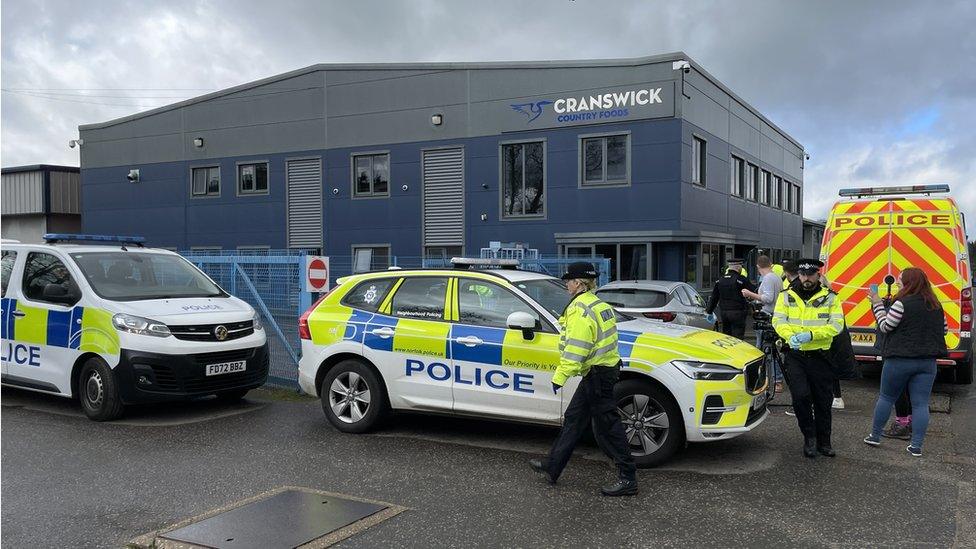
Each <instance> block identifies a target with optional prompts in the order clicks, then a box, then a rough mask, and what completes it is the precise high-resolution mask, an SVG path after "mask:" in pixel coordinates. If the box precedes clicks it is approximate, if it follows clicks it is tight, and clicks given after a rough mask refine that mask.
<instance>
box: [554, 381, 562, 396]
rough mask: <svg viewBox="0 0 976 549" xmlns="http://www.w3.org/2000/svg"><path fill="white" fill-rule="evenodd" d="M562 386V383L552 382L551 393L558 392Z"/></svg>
mask: <svg viewBox="0 0 976 549" xmlns="http://www.w3.org/2000/svg"><path fill="white" fill-rule="evenodd" d="M562 388H563V386H562V385H556V384H555V383H553V384H552V394H556V393H558V392H559V390H560V389H562Z"/></svg>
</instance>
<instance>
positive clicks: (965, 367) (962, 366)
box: [956, 358, 973, 385]
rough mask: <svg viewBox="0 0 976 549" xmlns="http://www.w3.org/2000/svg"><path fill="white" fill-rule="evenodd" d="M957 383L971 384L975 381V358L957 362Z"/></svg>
mask: <svg viewBox="0 0 976 549" xmlns="http://www.w3.org/2000/svg"><path fill="white" fill-rule="evenodd" d="M956 383H958V384H960V385H971V384H972V383H973V359H972V358H970V359H969V360H967V361H965V362H957V363H956Z"/></svg>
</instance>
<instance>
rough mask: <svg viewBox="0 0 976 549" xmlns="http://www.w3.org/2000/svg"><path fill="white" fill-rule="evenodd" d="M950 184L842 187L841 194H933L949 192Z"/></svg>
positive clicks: (858, 195) (857, 195)
mask: <svg viewBox="0 0 976 549" xmlns="http://www.w3.org/2000/svg"><path fill="white" fill-rule="evenodd" d="M947 192H949V185H945V184H941V185H904V186H901V187H865V188H860V189H841V190H840V193H838V194H840V196H855V197H860V196H884V195H891V194H931V193H947Z"/></svg>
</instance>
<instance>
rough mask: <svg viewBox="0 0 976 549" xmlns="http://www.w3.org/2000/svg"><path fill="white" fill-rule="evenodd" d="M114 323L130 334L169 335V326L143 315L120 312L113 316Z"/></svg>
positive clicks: (120, 329)
mask: <svg viewBox="0 0 976 549" xmlns="http://www.w3.org/2000/svg"><path fill="white" fill-rule="evenodd" d="M112 324H115V328H116V329H118V330H119V331H122V332H129V333H130V334H139V335H148V336H156V337H169V336H170V333H169V327H168V326H166V325H165V324H161V323H159V322H156V321H155V320H149V319H148V318H142V317H141V316H135V315H127V314H124V313H119V314H117V315H115V316H113V317H112Z"/></svg>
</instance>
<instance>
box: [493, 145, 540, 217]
mask: <svg viewBox="0 0 976 549" xmlns="http://www.w3.org/2000/svg"><path fill="white" fill-rule="evenodd" d="M545 150H546V148H545V143H543V142H542V141H533V142H529V143H508V144H504V145H502V147H501V155H502V159H501V165H502V168H501V169H502V184H501V194H502V217H503V218H519V217H542V216H544V215H545V213H546V212H545V179H546V178H545Z"/></svg>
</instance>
